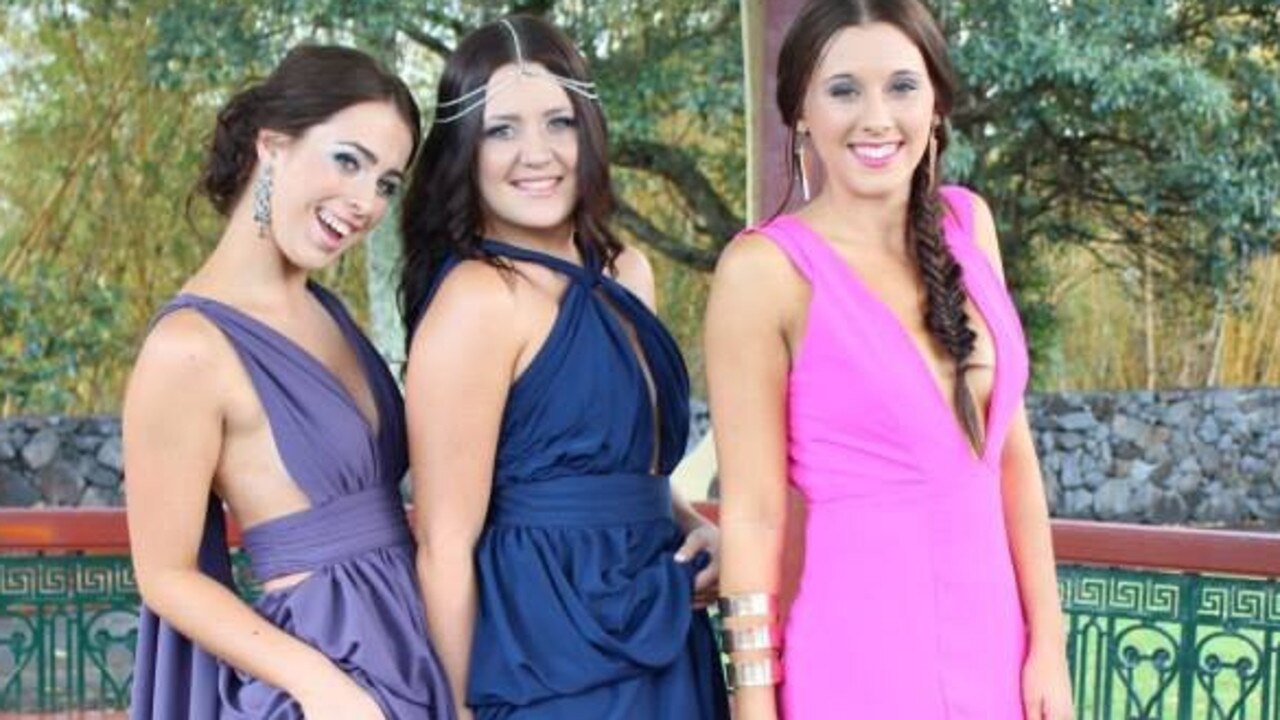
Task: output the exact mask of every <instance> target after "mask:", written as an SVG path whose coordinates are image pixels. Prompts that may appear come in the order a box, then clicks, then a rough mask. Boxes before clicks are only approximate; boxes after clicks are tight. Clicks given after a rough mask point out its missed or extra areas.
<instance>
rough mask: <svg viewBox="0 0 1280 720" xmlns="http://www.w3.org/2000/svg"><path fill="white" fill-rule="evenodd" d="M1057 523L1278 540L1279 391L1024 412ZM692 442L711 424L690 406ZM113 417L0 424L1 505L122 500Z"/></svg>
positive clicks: (1048, 398) (1056, 403) (1061, 404)
mask: <svg viewBox="0 0 1280 720" xmlns="http://www.w3.org/2000/svg"><path fill="white" fill-rule="evenodd" d="M1027 405H1028V411H1029V413H1030V417H1031V423H1032V428H1033V434H1034V437H1035V441H1036V446H1037V448H1038V450H1039V452H1040V457H1041V462H1042V465H1043V468H1044V475H1045V485H1046V492H1047V495H1048V498H1049V503H1050V507H1051V508H1052V511H1053V514H1054V515H1055V516H1058V517H1071V518H1086V519H1099V520H1118V521H1129V522H1145V523H1194V524H1205V525H1219V526H1227V527H1268V528H1276V529H1280V389H1239V390H1207V391H1169V392H1157V393H1144V392H1126V393H1055V394H1042V395H1033V396H1031V397H1029V398H1028V401H1027ZM693 416H694V426H695V432H697V433H699V434H700V433H701V432H702V431H703V430H704V428H705V427H706V426H707V425H708V421H707V416H706V409H705V405H702V404H701V403H695V406H694V412H693ZM119 431H120V428H119V422H118V420H116V419H115V418H110V417H95V418H10V419H0V506H6V505H7V506H20V507H28V506H76V505H83V506H103V505H118V504H120V503H121V501H122V496H121V488H120V478H121V466H122V457H121V452H120V440H119Z"/></svg>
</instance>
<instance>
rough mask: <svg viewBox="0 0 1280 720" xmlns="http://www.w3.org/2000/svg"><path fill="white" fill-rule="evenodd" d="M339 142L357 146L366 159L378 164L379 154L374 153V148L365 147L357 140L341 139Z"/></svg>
mask: <svg viewBox="0 0 1280 720" xmlns="http://www.w3.org/2000/svg"><path fill="white" fill-rule="evenodd" d="M339 143H340V144H342V145H349V146H351V147H353V148H355V149H356V150H357V151H359V152H360V154H361V155H363V156H364V159H365V160H368V161H369V162H370V163H372V164H374V165H377V164H378V156H377V155H374V154H373V151H372V150H370V149H369V148H367V147H365V146H364V145H361V144H360V143H358V142H356V141H355V140H340V141H339Z"/></svg>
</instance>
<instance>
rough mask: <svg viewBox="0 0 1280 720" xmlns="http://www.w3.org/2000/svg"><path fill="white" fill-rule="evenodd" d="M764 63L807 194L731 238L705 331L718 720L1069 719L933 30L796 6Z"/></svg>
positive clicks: (1010, 329)
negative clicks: (727, 694) (947, 164)
mask: <svg viewBox="0 0 1280 720" xmlns="http://www.w3.org/2000/svg"><path fill="white" fill-rule="evenodd" d="M778 67H779V72H778V94H777V100H778V105H779V108H780V110H781V114H782V118H783V120H784V121H785V122H786V124H787V127H788V129H789V130H790V131H791V134H792V137H793V138H794V140H795V145H794V147H795V158H794V160H795V162H794V166H795V168H794V169H795V172H794V176H795V177H796V179H797V180H798V181H799V182H798V184H800V185H801V187H802V191H803V193H804V194H805V195H806V200H808V202H806V203H805V204H804V205H803V206H802V207H800V209H799V210H798V211H796V212H795V213H794V214H786V215H780V216H777V217H774V218H772V219H771V220H769V221H768V222H766V223H764V224H763V225H760V226H758V227H756V228H753V229H751V230H750V231H748V232H746V233H744V234H743V235H742V236H741V237H739V238H738V239H736V240H735V241H734V242H733V243H731V244H730V246H729V247H728V248H727V250H726V251H725V253H724V255H723V257H722V258H721V260H720V265H719V267H718V268H717V270H716V276H715V281H714V283H713V289H712V294H711V300H710V304H709V307H708V311H707V324H706V349H707V368H708V374H709V380H710V394H711V410H712V417H714V418H715V423H716V441H717V450H718V453H719V457H720V460H721V482H722V483H723V485H722V498H723V504H722V510H721V523H722V533H723V536H722V537H723V557H724V565H723V575H722V581H721V588H722V590H723V592H724V593H725V596H726V597H725V598H724V600H723V601H722V609H723V611H724V614H725V615H726V627H727V628H728V631H727V633H726V639H727V641H728V642H727V645H728V646H729V648H728V649H729V650H730V658H731V661H732V663H731V668H730V669H731V677H732V678H733V679H735V680H736V681H737V685H738V689H737V691H736V694H735V701H734V702H735V706H736V707H735V709H736V714H735V717H736V718H737V720H757V719H759V718H776V717H778V716H779V715H782V716H785V717H788V718H793V719H799V720H822V719H824V718H832V719H835V718H840V719H841V720H844V719H847V718H858V719H862V718H868V719H874V720H888V719H893V720H943V719H946V720H1023V718H1027V719H1028V720H1065V719H1066V718H1069V717H1070V716H1071V714H1072V710H1071V692H1070V686H1069V680H1068V673H1067V668H1066V654H1065V647H1064V634H1063V621H1062V615H1061V611H1060V609H1059V604H1058V596H1057V587H1056V579H1055V571H1054V561H1053V550H1052V546H1051V539H1050V533H1049V523H1048V513H1047V512H1046V508H1045V498H1044V491H1043V487H1042V484H1041V475H1040V470H1039V466H1038V463H1037V460H1036V455H1035V449H1034V446H1033V444H1032V439H1031V433H1030V430H1029V428H1028V425H1027V418H1026V412H1025V410H1024V407H1023V392H1024V389H1025V387H1026V381H1027V374H1028V373H1027V370H1028V368H1027V353H1026V345H1025V340H1024V338H1023V335H1022V331H1021V328H1020V325H1019V321H1018V317H1017V314H1016V312H1015V309H1014V306H1013V303H1012V302H1011V301H1010V298H1009V296H1008V293H1007V292H1006V289H1005V283H1004V278H1003V275H1002V270H1001V265H1000V256H999V249H998V244H997V241H996V234H995V225H994V222H993V220H992V217H991V213H990V211H989V210H988V208H987V206H986V204H985V203H984V202H983V201H982V199H981V198H980V197H978V196H977V195H975V194H973V193H972V192H970V191H968V190H966V189H963V188H960V187H954V186H950V187H938V185H937V183H936V179H935V178H936V177H937V172H938V171H937V169H938V162H939V156H940V155H941V153H942V150H943V149H944V148H945V146H946V142H947V133H946V124H945V121H946V117H947V114H948V113H949V112H950V110H951V108H952V104H953V101H954V93H955V82H954V80H953V77H952V71H951V66H950V63H949V61H948V59H947V53H946V47H945V41H944V40H943V37H942V34H941V32H940V31H939V29H938V26H937V24H936V23H935V21H934V20H933V18H932V17H931V16H930V15H929V14H928V11H927V10H925V8H924V7H923V6H922V5H921V4H920V3H919V2H917V0H811V2H809V3H808V4H807V5H806V6H805V8H804V9H803V10H802V12H801V14H800V16H799V17H798V18H797V20H796V21H795V23H794V24H793V25H792V27H791V29H790V31H789V33H788V35H787V38H786V41H785V42H784V44H783V47H782V51H781V55H780V57H779V62H778ZM817 168H821V170H822V171H823V173H822V174H823V177H824V178H825V182H824V183H823V184H822V187H821V190H820V191H819V192H817V193H816V196H815V197H813V198H812V199H809V198H808V197H807V196H808V194H809V189H810V183H809V181H810V179H811V178H810V177H809V175H810V173H811V171H813V170H815V169H817ZM788 480H789V481H790V482H791V483H792V484H793V485H795V487H796V488H798V490H799V491H800V492H801V493H802V495H803V496H804V498H805V501H806V506H807V518H808V519H807V525H806V528H805V563H804V569H803V572H802V575H801V579H800V586H799V591H798V593H797V595H796V598H795V600H794V604H793V605H792V607H791V610H790V613H789V614H788V616H787V619H786V624H785V627H783V628H777V627H776V626H773V625H771V623H772V622H774V618H776V617H777V603H776V600H775V598H776V593H777V592H778V586H779V577H780V574H781V560H780V558H781V555H782V545H783V537H784V527H785V524H786V508H787V483H788ZM777 683H781V685H780V692H778V693H776V694H775V692H774V687H773V686H774V685H775V684H777Z"/></svg>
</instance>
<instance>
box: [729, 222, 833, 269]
mask: <svg viewBox="0 0 1280 720" xmlns="http://www.w3.org/2000/svg"><path fill="white" fill-rule="evenodd" d="M748 232H755V233H758V234H760V235H763V236H764V237H767V238H769V239H770V240H772V241H773V244H774V245H777V246H778V248H779V249H780V250H782V252H783V253H784V254H786V256H787V258H788V259H789V260H790V261H791V264H792V265H793V266H795V268H796V270H798V271H799V272H800V274H801V275H803V276H804V278H805V279H806V280H808V281H809V282H810V284H812V283H813V282H814V281H815V280H816V276H817V274H818V267H819V262H818V260H817V258H815V257H814V256H813V252H812V248H810V247H808V246H809V244H810V243H811V242H812V241H813V240H814V239H815V238H813V237H812V235H813V233H812V232H810V231H809V230H808V228H806V227H805V226H804V225H802V224H801V223H800V221H799V220H796V219H795V218H794V217H792V216H791V215H779V216H777V217H775V218H772V219H770V220H769V221H767V222H764V223H761V224H760V225H756V226H754V227H751V228H748V229H747V230H744V231H743V233H742V234H746V233H748ZM739 237H741V234H740V235H739Z"/></svg>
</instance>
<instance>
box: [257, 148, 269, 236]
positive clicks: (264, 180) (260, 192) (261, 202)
mask: <svg viewBox="0 0 1280 720" xmlns="http://www.w3.org/2000/svg"><path fill="white" fill-rule="evenodd" d="M253 221H254V222H255V223H257V224H258V237H260V238H263V239H267V238H269V237H271V166H270V165H263V166H262V170H261V171H259V172H258V178H257V179H256V180H254V181H253Z"/></svg>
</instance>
